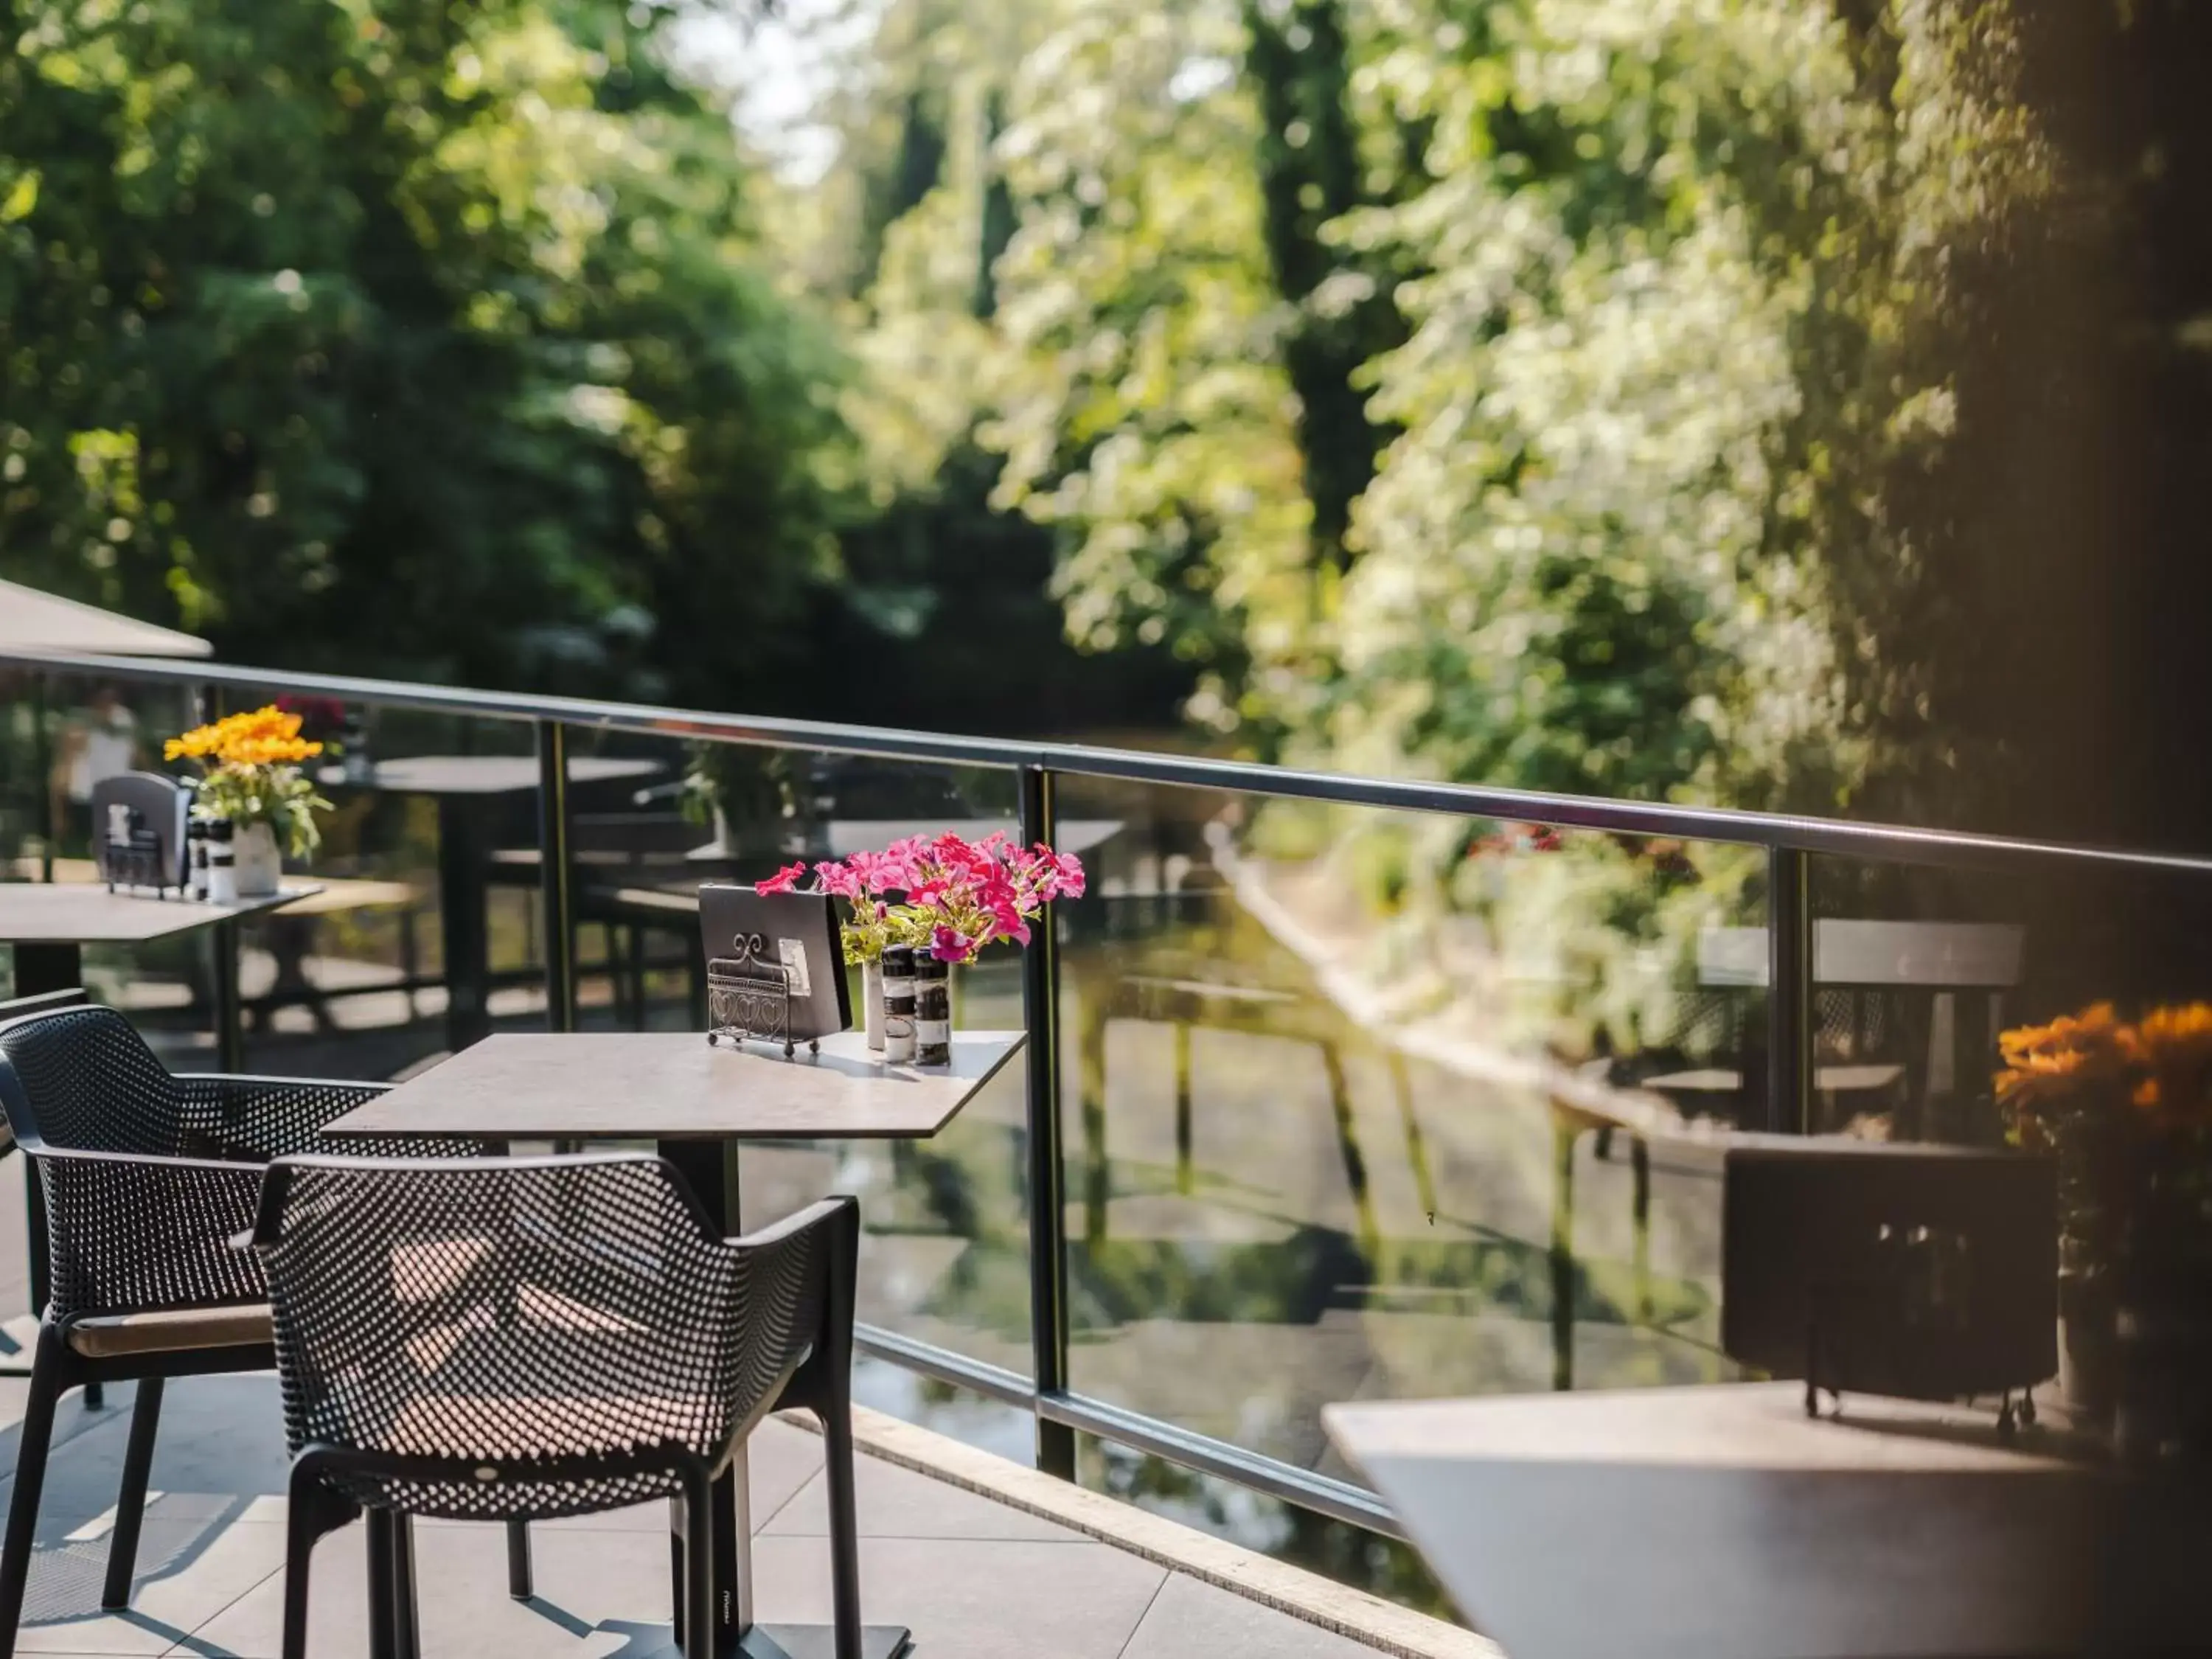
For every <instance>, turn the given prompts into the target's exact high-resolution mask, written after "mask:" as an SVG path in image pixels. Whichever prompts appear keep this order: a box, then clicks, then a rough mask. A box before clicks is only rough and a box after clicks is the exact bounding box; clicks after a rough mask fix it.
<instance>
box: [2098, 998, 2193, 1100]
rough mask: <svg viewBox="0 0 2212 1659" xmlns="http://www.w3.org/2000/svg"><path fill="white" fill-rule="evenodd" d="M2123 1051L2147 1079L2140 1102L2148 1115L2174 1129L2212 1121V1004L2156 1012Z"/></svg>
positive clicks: (2123, 1036) (2131, 1032)
mask: <svg viewBox="0 0 2212 1659" xmlns="http://www.w3.org/2000/svg"><path fill="white" fill-rule="evenodd" d="M2120 1046H2121V1048H2122V1049H2123V1051H2124V1053H2125V1054H2127V1057H2128V1059H2129V1060H2130V1062H2131V1063H2132V1064H2133V1065H2134V1066H2136V1067H2137V1068H2139V1069H2140V1070H2141V1072H2142V1073H2143V1075H2142V1079H2141V1080H2140V1081H2139V1082H2138V1083H2137V1084H2136V1088H2135V1093H2134V1100H2135V1103H2136V1105H2137V1106H2138V1107H2140V1108H2141V1109H2142V1110H2143V1111H2144V1112H2145V1113H2147V1114H2148V1115H2150V1116H2151V1117H2153V1118H2154V1119H2156V1120H2158V1121H2160V1124H2161V1125H2162V1126H2163V1127H2173V1128H2179V1127H2186V1126H2187V1125H2188V1124H2189V1123H2190V1122H2191V1121H2204V1120H2206V1119H2207V1118H2208V1117H2209V1116H2212V1004H2207V1003H2203V1002H2192V1003H2188V1004H2185V1005H2184V1006H2179V1007H2165V1008H2154V1009H2153V1010H2152V1011H2151V1012H2149V1013H2148V1014H2145V1015H2144V1016H2143V1017H2142V1019H2140V1020H2139V1021H2137V1022H2136V1024H2134V1025H2133V1026H2130V1027H2129V1028H2128V1029H2126V1030H2123V1031H2122V1032H2121V1033H2120Z"/></svg>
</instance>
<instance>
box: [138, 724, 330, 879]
mask: <svg viewBox="0 0 2212 1659" xmlns="http://www.w3.org/2000/svg"><path fill="white" fill-rule="evenodd" d="M322 752H323V745H322V744H319V743H313V742H311V741H309V740H308V739H307V738H302V737H301V735H300V717H299V716H298V715H297V714H287V713H285V712H284V710H283V709H281V708H276V706H275V705H274V704H271V705H270V707H268V708H257V709H255V710H254V711H253V712H252V713H251V714H233V715H231V716H229V717H228V719H226V720H217V721H216V722H215V723H214V724H213V725H212V726H194V727H193V728H192V729H191V731H189V732H185V733H183V734H182V735H181V736H179V737H173V738H170V739H169V741H168V743H167V744H166V745H165V746H164V747H163V750H162V753H163V754H164V755H165V756H166V757H167V758H168V759H170V760H172V761H179V760H187V761H194V762H197V763H198V765H199V769H200V784H199V795H198V805H197V810H198V811H202V812H204V813H206V814H208V815H209V816H210V817H217V818H225V819H228V821H229V822H230V823H232V824H234V825H235V826H236V827H237V828H238V829H246V828H248V827H249V826H251V825H253V824H266V825H268V826H269V829H270V833H271V834H272V835H274V836H275V837H276V842H277V845H279V846H280V847H282V848H283V849H284V851H285V852H286V853H288V854H290V855H291V856H292V857H294V858H295V859H303V858H307V857H309V856H310V855H312V854H313V852H314V850H315V849H316V848H318V847H319V846H320V845H321V844H322V829H321V828H320V826H319V825H318V824H317V823H316V822H315V813H316V812H317V811H328V810H329V807H330V802H328V801H326V800H325V799H323V798H322V797H321V796H320V795H319V794H317V793H315V786H314V784H313V781H312V780H310V779H309V778H308V776H307V774H306V773H305V772H303V771H301V766H302V764H304V763H306V762H307V761H311V760H313V759H314V758H315V757H316V756H318V755H319V754H321V753H322Z"/></svg>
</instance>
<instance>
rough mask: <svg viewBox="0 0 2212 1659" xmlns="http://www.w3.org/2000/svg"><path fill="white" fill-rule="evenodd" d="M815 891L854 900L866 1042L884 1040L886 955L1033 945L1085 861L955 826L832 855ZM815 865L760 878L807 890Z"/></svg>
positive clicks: (849, 955)
mask: <svg viewBox="0 0 2212 1659" xmlns="http://www.w3.org/2000/svg"><path fill="white" fill-rule="evenodd" d="M812 867H813V874H814V885H813V887H812V888H811V890H812V891H815V892H822V893H829V894H832V895H834V896H836V897H838V898H841V899H842V900H843V901H844V902H845V906H846V912H847V915H846V921H845V926H844V940H845V960H846V961H847V963H852V964H856V965H858V966H859V967H860V969H861V987H862V988H861V1000H862V1004H863V1006H864V1009H865V1011H866V1012H865V1018H866V1030H867V1032H868V1044H869V1046H870V1047H871V1048H879V1047H881V1046H882V1037H881V1030H882V1019H883V1005H884V995H883V978H882V963H883V956H884V950H885V948H886V947H887V946H890V945H909V946H911V947H913V948H914V949H915V951H921V952H925V953H927V955H928V956H930V957H933V958H934V959H935V960H936V961H939V962H941V963H947V964H957V963H967V962H973V961H974V960H975V957H977V956H978V955H979V954H980V953H981V951H983V950H984V949H985V948H986V947H987V946H989V945H994V944H999V943H1001V942H1011V943H1012V944H1016V945H1027V944H1028V943H1029V942H1030V936H1031V934H1030V923H1031V922H1033V921H1036V919H1037V918H1038V917H1039V916H1040V915H1042V914H1043V911H1044V907H1045V906H1046V905H1048V904H1049V903H1050V902H1052V901H1053V900H1054V899H1058V898H1080V897H1082V896H1083V889H1084V878H1083V862H1082V860H1079V859H1078V858H1077V857H1076V856H1075V854H1073V853H1055V852H1054V851H1053V850H1052V848H1049V847H1046V846H1044V845H1042V844H1039V845H1037V846H1036V847H1030V848H1023V847H1020V846H1018V845H1017V844H1015V842H1014V841H1013V839H1012V837H1011V836H1006V835H1005V834H1003V833H994V834H991V835H988V836H984V837H983V838H982V839H981V841H975V842H971V841H969V840H967V839H965V838H964V837H963V836H956V835H952V834H951V833H947V834H945V835H941V836H908V838H907V839H906V840H904V841H900V842H893V843H892V844H891V845H890V846H889V847H887V848H884V850H883V851H881V852H880V853H855V854H853V855H852V856H851V857H850V858H848V859H842V860H839V859H824V860H821V861H820V862H818V863H817V864H815V865H814V866H812ZM807 869H808V866H806V865H805V863H803V862H801V863H798V864H791V865H787V866H785V867H784V868H782V869H781V870H779V871H777V872H775V874H774V875H773V876H770V877H769V878H768V879H767V880H765V881H763V882H761V883H759V884H757V888H758V890H759V891H761V892H763V893H787V892H792V891H794V890H798V888H799V883H800V882H801V881H802V880H803V879H804V878H805V876H806V874H807Z"/></svg>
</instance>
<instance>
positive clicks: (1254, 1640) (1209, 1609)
mask: <svg viewBox="0 0 2212 1659" xmlns="http://www.w3.org/2000/svg"><path fill="white" fill-rule="evenodd" d="M1121 1659H1380V1655H1379V1654H1378V1653H1377V1652H1376V1650H1375V1649H1373V1648H1370V1647H1368V1646H1366V1645H1365V1644H1362V1643H1358V1642H1355V1641H1352V1639H1351V1638H1349V1637H1344V1636H1340V1635H1338V1634H1337V1633H1336V1632H1334V1631H1329V1630H1323V1629H1322V1628H1321V1627H1320V1626H1317V1625H1309V1624H1306V1623H1305V1622H1304V1621H1303V1620H1297V1619H1293V1618H1291V1616H1290V1615H1289V1614H1288V1613H1278V1612H1276V1611H1275V1610H1274V1608H1273V1607H1263V1606H1261V1604H1260V1603H1259V1602H1257V1601H1247V1600H1246V1599H1245V1598H1244V1597H1243V1596H1241V1595H1231V1593H1230V1592H1229V1591H1227V1590H1225V1589H1216V1588H1215V1587H1214V1586H1213V1585H1212V1584H1208V1583H1202V1582H1201V1581H1200V1580H1199V1579H1196V1578H1189V1577H1185V1576H1183V1575H1182V1573H1173V1574H1170V1576H1169V1577H1168V1581H1167V1583H1165V1584H1164V1585H1162V1586H1161V1587H1160V1593H1159V1595H1158V1597H1157V1598H1155V1600H1154V1601H1153V1602H1152V1607H1151V1608H1150V1610H1149V1611H1147V1612H1146V1614H1145V1619H1144V1622H1143V1623H1142V1624H1140V1625H1139V1626H1137V1633H1136V1634H1135V1635H1134V1636H1133V1637H1131V1638H1129V1645H1128V1646H1127V1648H1125V1649H1123V1650H1122V1653H1121Z"/></svg>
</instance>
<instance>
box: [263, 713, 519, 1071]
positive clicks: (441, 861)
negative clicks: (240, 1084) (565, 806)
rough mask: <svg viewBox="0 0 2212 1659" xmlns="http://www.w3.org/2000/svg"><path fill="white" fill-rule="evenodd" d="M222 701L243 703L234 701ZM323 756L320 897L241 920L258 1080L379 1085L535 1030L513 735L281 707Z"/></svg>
mask: <svg viewBox="0 0 2212 1659" xmlns="http://www.w3.org/2000/svg"><path fill="white" fill-rule="evenodd" d="M232 700H233V701H234V702H238V701H242V699H241V698H240V696H238V695H237V694H233V699H232ZM273 700H275V701H276V702H279V703H280V704H282V705H283V706H287V707H289V708H293V710H294V712H296V713H298V714H301V717H302V720H304V722H305V727H304V730H305V732H306V734H307V735H308V736H310V737H312V738H313V739H315V740H317V741H319V742H321V743H323V744H325V752H324V754H323V755H322V756H321V757H319V759H318V761H317V763H315V766H314V775H315V778H316V783H317V787H318V788H319V791H320V793H321V794H322V796H323V798H324V799H325V800H327V801H328V802H329V803H330V805H329V807H328V808H327V809H326V810H325V811H322V812H321V813H320V814H319V821H320V824H321V845H320V846H319V848H318V849H317V850H316V851H315V852H314V854H313V855H312V856H311V857H308V858H305V859H300V860H292V861H291V862H290V863H289V865H288V872H289V873H288V879H292V880H297V881H299V882H301V884H307V885H312V886H315V887H318V888H319V889H320V891H319V892H318V893H316V894H314V895H313V896H311V897H308V898H307V899H304V900H302V901H301V902H299V903H297V904H294V905H291V906H288V907H286V908H284V909H283V910H281V911H277V912H274V913H271V914H270V915H264V916H259V917H255V918H252V919H251V920H249V921H246V923H245V924H244V925H243V927H242V928H241V935H242V940H243V946H244V955H243V958H242V961H241V964H240V988H241V991H242V993H243V998H244V1002H245V1006H246V1030H247V1040H246V1054H247V1057H248V1060H249V1062H250V1064H251V1065H252V1066H253V1067H254V1068H256V1069H260V1070H267V1071H270V1072H277V1073H289V1074H295V1075H310V1074H323V1075H331V1076H346V1077H361V1078H372V1079H389V1078H394V1077H399V1076H404V1075H406V1074H408V1073H410V1072H411V1071H412V1070H414V1069H416V1067H419V1066H422V1065H423V1064H425V1063H427V1062H428V1061H430V1060H434V1059H435V1058H436V1057H438V1056H440V1055H441V1054H447V1053H450V1052H452V1051H453V1049H455V1048H461V1047H465V1046H467V1045H468V1044H469V1043H471V1042H475V1041H477V1040H479V1039H480V1038H481V1037H483V1036H485V1035H487V1034H488V1033H489V1032H490V1031H493V1030H538V1029H541V1028H542V1027H543V1025H544V1017H545V1016H544V1010H545V998H544V940H543V937H542V935H543V927H542V922H541V910H540V901H539V896H538V866H537V860H536V848H537V841H538V804H537V796H538V790H537V778H538V772H537V762H536V758H535V750H534V747H533V744H532V728H531V726H529V725H528V724H527V723H525V722H518V721H513V720H494V719H488V718H476V717H467V716H457V715H446V714H422V713H419V712H416V711H413V710H409V709H404V708H380V707H373V706H363V705H346V704H341V703H336V702H325V701H323V700H319V699H299V698H294V697H290V696H286V695H285V694H283V691H282V690H281V688H280V689H278V690H276V692H275V693H274V694H273Z"/></svg>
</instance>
